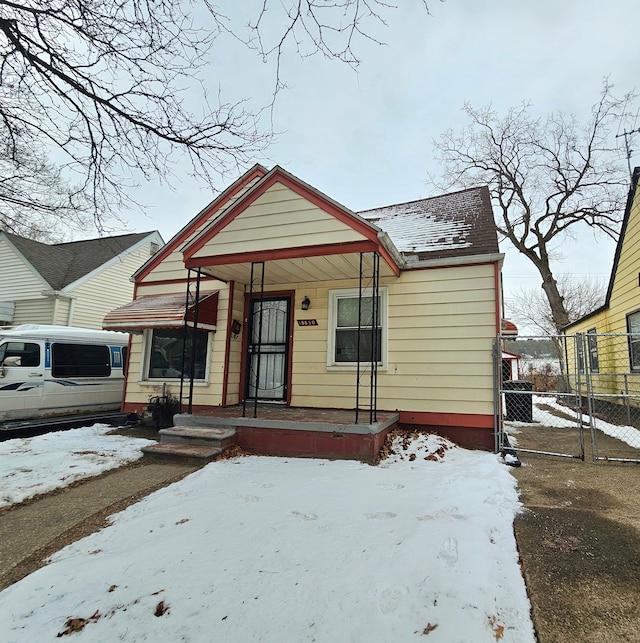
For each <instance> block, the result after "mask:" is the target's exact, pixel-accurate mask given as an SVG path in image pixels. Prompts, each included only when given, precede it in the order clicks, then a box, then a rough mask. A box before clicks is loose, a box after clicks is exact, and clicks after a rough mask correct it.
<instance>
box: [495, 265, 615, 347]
mask: <svg viewBox="0 0 640 643" xmlns="http://www.w3.org/2000/svg"><path fill="white" fill-rule="evenodd" d="M556 283H557V286H558V291H559V292H560V295H561V296H562V301H563V304H564V307H565V310H566V312H567V315H568V317H569V323H571V322H574V321H576V320H577V319H580V318H581V317H584V316H585V315H587V314H589V313H590V312H592V311H594V310H596V309H597V308H599V307H600V306H602V304H604V300H605V296H606V293H607V285H606V284H605V283H604V282H603V281H602V280H599V279H576V278H573V277H571V276H570V275H567V274H563V275H561V276H560V277H559V278H558V279H557V282H556ZM505 308H506V311H507V316H508V317H509V318H510V319H513V321H515V322H516V323H517V324H518V325H519V326H522V327H525V328H531V329H535V331H534V332H539V333H540V334H542V335H549V336H553V335H557V334H560V333H561V332H562V329H561V328H558V327H557V326H556V325H555V322H554V318H553V311H552V310H551V305H550V304H549V300H548V299H547V297H546V296H545V293H544V291H543V290H541V289H538V288H520V289H518V290H515V291H513V292H511V293H509V295H508V296H505Z"/></svg>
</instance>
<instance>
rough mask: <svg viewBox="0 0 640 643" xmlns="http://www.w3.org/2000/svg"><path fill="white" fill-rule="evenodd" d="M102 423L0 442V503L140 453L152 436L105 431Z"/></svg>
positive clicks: (100, 470) (12, 501) (112, 466)
mask: <svg viewBox="0 0 640 643" xmlns="http://www.w3.org/2000/svg"><path fill="white" fill-rule="evenodd" d="M112 430H113V427H111V426H108V425H106V424H94V425H93V426H89V427H84V428H81V429H73V430H70V431H57V432H55V433H47V434H45V435H39V436H37V437H33V438H19V439H15V440H7V441H6V442H0V507H5V506H7V505H12V504H15V503H17V502H22V501H23V500H26V499H27V498H31V497H33V496H36V495H38V494H41V493H46V492H47V491H51V490H52V489H58V488H59V487H65V486H67V485H69V484H71V483H72V482H75V481H76V480H81V479H82V478H88V477H90V476H97V475H99V474H101V473H104V472H105V471H108V470H109V469H115V468H116V467H120V466H122V465H123V464H126V463H128V462H133V461H134V460H137V459H138V458H141V457H142V451H141V450H140V449H141V448H142V447H143V446H144V445H145V444H150V443H151V440H143V439H140V438H129V437H124V436H119V435H106V434H107V433H108V432H109V431H112Z"/></svg>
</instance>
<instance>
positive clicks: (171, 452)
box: [142, 442, 223, 464]
mask: <svg viewBox="0 0 640 643" xmlns="http://www.w3.org/2000/svg"><path fill="white" fill-rule="evenodd" d="M222 451H223V450H222V449H221V448H220V447H215V446H202V445H197V444H196V445H194V444H171V443H167V442H157V443H156V444H150V445H148V446H145V447H142V452H143V453H144V455H145V457H148V458H154V459H158V460H178V461H180V462H191V463H193V464H204V463H206V462H210V461H211V460H214V459H215V458H216V456H218V455H220V454H221V453H222Z"/></svg>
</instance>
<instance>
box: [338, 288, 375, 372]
mask: <svg viewBox="0 0 640 643" xmlns="http://www.w3.org/2000/svg"><path fill="white" fill-rule="evenodd" d="M358 313H360V323H358ZM374 314H375V317H374ZM386 320H387V291H386V288H380V289H379V291H378V296H377V298H375V300H374V297H373V294H372V292H371V291H363V293H362V298H360V296H359V291H358V289H357V288H354V289H345V290H332V291H330V292H329V324H328V328H329V337H328V342H327V345H328V350H327V365H328V366H336V367H341V366H342V367H353V366H355V365H357V363H358V361H360V363H367V362H369V363H370V362H371V361H372V359H373V357H374V355H375V358H376V362H377V364H378V368H380V367H382V368H384V367H385V365H386V361H387V360H386V355H387V346H386V337H387V328H386V326H387V321H386ZM358 350H359V351H360V353H359V356H360V359H359V360H358Z"/></svg>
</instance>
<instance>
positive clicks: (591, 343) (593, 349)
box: [587, 328, 599, 373]
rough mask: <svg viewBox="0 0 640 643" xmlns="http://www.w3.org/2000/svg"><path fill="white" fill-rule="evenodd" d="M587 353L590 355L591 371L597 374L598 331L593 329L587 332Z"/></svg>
mask: <svg viewBox="0 0 640 643" xmlns="http://www.w3.org/2000/svg"><path fill="white" fill-rule="evenodd" d="M587 352H588V353H589V369H590V370H591V372H592V373H597V372H598V370H599V366H598V336H597V335H596V329H595V328H591V329H589V330H588V331H587Z"/></svg>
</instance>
